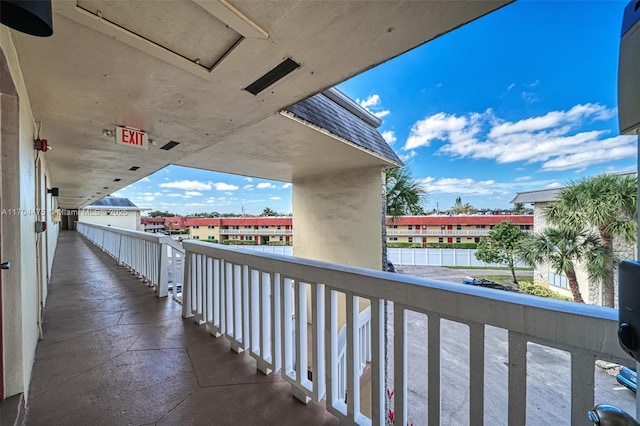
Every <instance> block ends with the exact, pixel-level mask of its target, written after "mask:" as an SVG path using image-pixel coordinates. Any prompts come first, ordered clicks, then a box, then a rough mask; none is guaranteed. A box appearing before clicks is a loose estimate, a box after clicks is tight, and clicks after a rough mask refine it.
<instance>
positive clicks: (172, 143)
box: [160, 141, 180, 151]
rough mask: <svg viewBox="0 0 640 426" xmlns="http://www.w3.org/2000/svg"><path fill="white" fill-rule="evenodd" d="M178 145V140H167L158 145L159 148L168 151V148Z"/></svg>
mask: <svg viewBox="0 0 640 426" xmlns="http://www.w3.org/2000/svg"><path fill="white" fill-rule="evenodd" d="M178 145H180V142H176V141H171V142H167V143H166V144H164V145H162V146H161V147H160V149H164V150H165V151H169V150H170V149H173V148H175V147H176V146H178Z"/></svg>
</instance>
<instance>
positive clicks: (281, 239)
mask: <svg viewBox="0 0 640 426" xmlns="http://www.w3.org/2000/svg"><path fill="white" fill-rule="evenodd" d="M184 227H185V229H188V230H189V238H191V239H193V240H210V241H211V240H212V241H217V242H219V243H222V244H255V245H292V244H293V218H291V217H224V218H186V219H185V221H184Z"/></svg>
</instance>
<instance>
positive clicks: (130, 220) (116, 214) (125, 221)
mask: <svg viewBox="0 0 640 426" xmlns="http://www.w3.org/2000/svg"><path fill="white" fill-rule="evenodd" d="M78 220H79V221H81V222H87V223H93V224H95V225H105V226H113V227H115V228H125V229H132V230H134V231H137V230H139V229H140V210H123V209H118V208H114V209H102V208H100V209H97V208H85V209H80V210H78Z"/></svg>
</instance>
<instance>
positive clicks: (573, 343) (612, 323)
mask: <svg viewBox="0 0 640 426" xmlns="http://www.w3.org/2000/svg"><path fill="white" fill-rule="evenodd" d="M183 247H184V248H185V250H186V251H190V252H193V253H198V254H204V255H207V256H211V257H217V258H223V259H225V260H227V261H230V262H233V263H238V264H245V265H248V266H250V267H252V268H256V269H259V270H263V271H271V272H277V273H281V274H282V275H283V276H286V277H292V278H298V279H301V280H306V281H308V282H311V283H314V282H316V283H323V284H325V285H327V286H328V287H331V288H333V289H337V290H339V291H344V292H348V293H352V294H355V295H359V296H362V297H370V298H379V299H386V300H390V301H393V302H394V303H396V304H399V305H402V306H404V307H407V308H408V309H410V310H415V311H418V312H433V313H437V314H439V315H442V316H443V317H444V318H451V319H454V320H457V321H465V322H471V323H479V324H487V325H491V326H495V327H500V328H504V329H507V330H511V331H514V332H518V333H522V334H524V335H527V336H529V337H530V338H532V339H534V340H538V341H540V342H555V343H556V346H559V347H560V346H562V347H566V348H571V347H575V348H580V349H583V350H587V351H590V352H592V353H594V354H609V355H610V356H614V357H617V358H619V359H621V360H624V359H627V358H628V355H626V354H625V353H624V352H623V351H622V349H621V348H620V346H619V344H618V341H617V332H616V330H617V318H618V311H617V310H615V309H612V308H605V307H601V306H593V305H585V304H579V303H573V302H565V301H560V300H553V299H546V298H541V297H535V296H530V295H525V294H518V293H511V292H501V291H496V290H493V289H484V288H477V287H474V286H467V285H463V284H457V283H452V282H445V281H437V280H429V279H423V278H418V277H413V276H409V275H400V274H393V273H390V272H383V271H375V270H372V269H366V268H359V267H354V266H347V265H338V264H333V263H328V262H321V261H316V260H310V259H303V258H297V257H293V256H283V255H277V254H270V253H260V252H255V251H249V250H245V249H242V248H239V247H225V246H221V245H213V244H208V243H204V242H196V241H184V242H183ZM390 281H392V282H393V285H390Z"/></svg>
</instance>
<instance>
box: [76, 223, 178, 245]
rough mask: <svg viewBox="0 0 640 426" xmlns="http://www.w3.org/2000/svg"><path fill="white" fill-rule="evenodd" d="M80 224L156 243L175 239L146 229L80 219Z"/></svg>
mask: <svg viewBox="0 0 640 426" xmlns="http://www.w3.org/2000/svg"><path fill="white" fill-rule="evenodd" d="M78 224H81V225H84V226H89V227H91V228H96V229H102V230H104V231H110V232H113V233H115V234H121V235H128V236H130V237H135V238H139V239H142V240H146V241H153V242H156V243H167V244H170V243H169V242H170V241H173V240H172V239H171V237H168V236H164V235H157V234H152V233H149V232H144V231H135V230H133V229H126V228H118V227H117V226H106V225H97V224H95V223H87V222H81V221H79V222H78ZM172 247H173V246H172Z"/></svg>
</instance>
